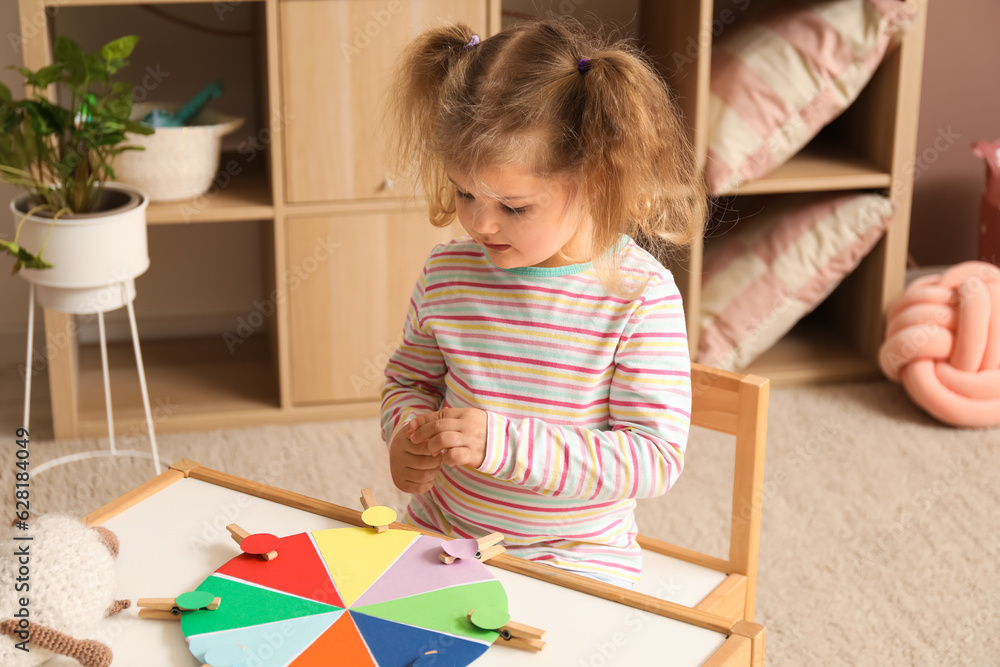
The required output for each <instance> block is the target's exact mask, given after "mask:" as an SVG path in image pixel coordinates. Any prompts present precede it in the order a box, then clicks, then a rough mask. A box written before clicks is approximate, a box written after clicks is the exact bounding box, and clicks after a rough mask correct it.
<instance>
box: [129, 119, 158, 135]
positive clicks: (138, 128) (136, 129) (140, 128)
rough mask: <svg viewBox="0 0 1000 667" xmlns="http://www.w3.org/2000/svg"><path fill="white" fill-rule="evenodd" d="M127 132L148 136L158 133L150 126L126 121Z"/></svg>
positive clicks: (134, 121)
mask: <svg viewBox="0 0 1000 667" xmlns="http://www.w3.org/2000/svg"><path fill="white" fill-rule="evenodd" d="M125 131H126V132H133V133H135V134H146V135H149V134H153V133H154V132H156V130H154V129H153V128H151V127H150V126H149V125H146V124H144V123H140V122H139V121H137V120H127V121H125Z"/></svg>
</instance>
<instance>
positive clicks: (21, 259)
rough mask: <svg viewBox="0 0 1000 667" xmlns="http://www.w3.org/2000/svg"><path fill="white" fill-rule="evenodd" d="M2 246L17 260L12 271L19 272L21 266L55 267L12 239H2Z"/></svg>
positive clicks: (0, 245) (0, 246) (0, 243)
mask: <svg viewBox="0 0 1000 667" xmlns="http://www.w3.org/2000/svg"><path fill="white" fill-rule="evenodd" d="M0 248H3V249H4V251H5V252H6V253H7V254H8V255H11V256H13V257H14V258H15V259H16V260H17V262H15V263H14V270H13V271H12V272H11V273H17V272H18V271H20V270H21V267H25V268H28V269H51V268H54V265H53V264H49V263H48V262H46V261H45V260H44V259H42V258H41V257H39V256H37V255H35V254H33V253H31V252H29V251H28V250H25V249H24V248H21V247H20V246H18V245H17V244H15V243H13V242H12V241H0Z"/></svg>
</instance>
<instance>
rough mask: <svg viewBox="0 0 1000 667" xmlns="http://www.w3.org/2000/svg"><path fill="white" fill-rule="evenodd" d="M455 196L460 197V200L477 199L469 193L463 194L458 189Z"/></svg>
mask: <svg viewBox="0 0 1000 667" xmlns="http://www.w3.org/2000/svg"><path fill="white" fill-rule="evenodd" d="M455 196H456V197H458V198H459V199H475V197H473V196H472V195H471V194H469V193H468V192H462V191H461V190H459V189H458V188H455Z"/></svg>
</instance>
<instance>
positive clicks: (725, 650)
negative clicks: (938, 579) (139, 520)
mask: <svg viewBox="0 0 1000 667" xmlns="http://www.w3.org/2000/svg"><path fill="white" fill-rule="evenodd" d="M185 478H191V479H196V480H199V481H202V482H207V483H209V484H215V485H217V486H221V487H224V488H227V489H232V490H234V491H238V492H240V493H245V494H247V495H251V496H255V497H257V498H261V499H263V500H268V501H271V502H274V503H279V504H282V505H286V506H288V507H293V508H295V509H299V510H303V511H305V512H311V513H313V514H316V515H319V516H324V517H328V518H331V519H334V520H336V521H342V522H344V523H348V524H351V525H355V526H363V525H365V524H364V523H363V522H362V520H361V511H360V510H353V509H348V508H345V507H341V506H339V505H335V504H333V503H328V502H325V501H322V500H317V499H316V498H310V497H309V496H305V495H302V494H299V493H295V492H292V491H286V490H283V489H279V488H276V487H273V486H269V485H267V484H261V483H259V482H254V481H252V480H248V479H243V478H241V477H236V476H235V475H230V474H228V473H224V472H220V471H218V470H212V469H210V468H206V467H204V466H202V465H201V464H199V463H196V462H194V461H189V460H186V459H185V460H181V461H178V462H177V463H175V464H174V465H172V466H171V467H170V469H169V470H167V471H165V472H164V473H162V474H161V475H158V476H156V477H154V478H153V479H151V480H149V481H148V482H146V483H144V484H142V485H140V486H138V487H136V488H135V489H133V490H131V491H129V492H128V493H126V494H124V495H123V496H121V497H119V498H117V499H115V500H113V501H111V502H110V503H108V504H106V505H104V506H103V507H101V508H99V509H97V510H95V511H93V512H91V513H90V514H88V515H87V516H86V517H84V521H85V522H86V524H87V525H88V526H96V525H100V524H102V523H104V522H105V521H107V520H109V519H110V518H112V517H114V516H116V515H118V514H120V513H121V512H123V511H124V510H126V509H129V508H130V507H133V506H135V505H137V504H138V503H140V502H142V501H143V500H145V499H147V498H149V497H150V496H152V495H154V494H156V493H157V492H159V491H161V490H163V489H164V488H166V487H168V486H170V485H171V484H174V483H175V482H178V481H180V480H182V479H185ZM391 527H392V528H395V529H400V530H413V531H416V532H420V533H423V534H427V535H435V533H432V532H429V531H422V530H417V529H415V528H413V527H411V526H405V525H403V524H400V523H393V524H391ZM437 536H438V537H442V536H440V535H437ZM488 565H491V566H494V567H499V568H502V569H505V570H509V571H511V572H516V573H518V574H522V575H525V576H528V577H532V578H534V579H538V580H541V581H545V582H547V583H550V584H554V585H556V586H563V587H565V588H569V589H571V590H575V591H579V592H582V593H586V594H588V595H593V596H595V597H599V598H602V599H605V600H609V601H611V602H617V603H619V604H623V605H627V606H629V607H633V608H635V609H640V610H643V611H648V612H650V613H653V614H657V615H660V616H664V617H666V618H671V619H674V620H677V621H681V622H683V623H687V624H689V625H693V626H696V627H700V628H705V629H707V630H711V631H713V632H717V633H719V634H723V635H726V636H727V638H726V640H725V641H724V642H723V644H722V646H721V647H720V648H719V649H718V650H717V651H716V652H715V653H714V654H713V655H712V657H711V658H710V659H709V660H708V661H706V662H705V663H704V664H705V667H763V664H764V645H765V637H766V633H765V629H764V628H763V627H762V626H760V625H757V624H755V623H751V622H749V621H745V620H734V619H731V618H726V617H723V616H719V615H718V614H715V613H712V612H710V611H704V610H701V609H691V608H689V607H684V606H682V605H679V604H676V603H673V602H668V601H666V600H660V599H658V598H655V597H652V596H649V595H644V594H642V593H636V592H634V591H629V590H625V589H624V588H620V587H618V586H615V585H613V584H607V583H603V582H600V581H596V580H593V579H589V578H587V577H583V576H580V575H575V574H571V573H569V572H563V571H561V570H558V569H556V568H553V567H547V566H544V565H540V564H537V563H532V562H530V561H527V560H522V559H520V558H516V557H513V556H509V555H507V554H502V555H500V556H496V557H494V558H491V559H490V561H489V563H488Z"/></svg>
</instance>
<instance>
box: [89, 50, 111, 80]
mask: <svg viewBox="0 0 1000 667" xmlns="http://www.w3.org/2000/svg"><path fill="white" fill-rule="evenodd" d="M83 69H84V71H85V72H86V74H87V78H88V79H90V80H91V81H107V80H108V68H107V66H106V64H105V61H103V60H101V59H100V58H99V57H97V56H95V55H94V54H93V53H85V54H83Z"/></svg>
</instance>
